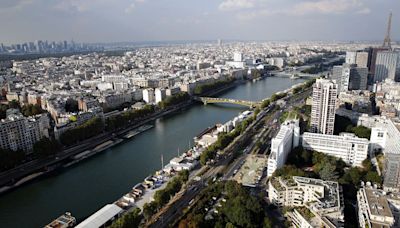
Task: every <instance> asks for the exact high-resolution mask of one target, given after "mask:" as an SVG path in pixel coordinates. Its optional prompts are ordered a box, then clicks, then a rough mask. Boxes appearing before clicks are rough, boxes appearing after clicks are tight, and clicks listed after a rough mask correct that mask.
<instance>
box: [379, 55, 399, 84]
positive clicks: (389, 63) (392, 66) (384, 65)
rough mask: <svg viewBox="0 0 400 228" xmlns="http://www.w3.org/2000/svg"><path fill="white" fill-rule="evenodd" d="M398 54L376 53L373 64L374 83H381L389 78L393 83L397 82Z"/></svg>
mask: <svg viewBox="0 0 400 228" xmlns="http://www.w3.org/2000/svg"><path fill="white" fill-rule="evenodd" d="M399 60H400V59H399V52H394V51H381V52H378V53H377V56H376V63H375V76H374V82H382V81H384V80H385V79H387V78H389V79H392V80H393V81H399V80H400V78H398V76H399V73H398V72H397V75H396V70H398V68H399V65H400V63H399Z"/></svg>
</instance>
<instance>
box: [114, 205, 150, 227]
mask: <svg viewBox="0 0 400 228" xmlns="http://www.w3.org/2000/svg"><path fill="white" fill-rule="evenodd" d="M142 219H143V215H142V214H141V211H140V209H139V208H135V209H133V211H131V212H128V213H127V214H125V215H124V216H122V217H121V218H119V219H117V220H116V221H114V222H113V223H112V224H111V226H110V228H131V227H139V224H140V223H141V221H142Z"/></svg>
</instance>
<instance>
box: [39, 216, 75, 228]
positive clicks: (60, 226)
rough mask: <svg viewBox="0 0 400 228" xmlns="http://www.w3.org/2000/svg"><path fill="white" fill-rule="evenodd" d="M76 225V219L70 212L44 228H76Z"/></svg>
mask: <svg viewBox="0 0 400 228" xmlns="http://www.w3.org/2000/svg"><path fill="white" fill-rule="evenodd" d="M75 224H76V219H75V217H73V216H72V215H71V213H70V212H65V214H63V215H61V216H60V217H58V218H57V219H55V220H53V221H52V222H51V223H49V224H48V225H46V226H45V227H44V228H68V227H74V226H75Z"/></svg>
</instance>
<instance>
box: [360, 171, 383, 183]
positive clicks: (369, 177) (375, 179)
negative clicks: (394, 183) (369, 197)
mask: <svg viewBox="0 0 400 228" xmlns="http://www.w3.org/2000/svg"><path fill="white" fill-rule="evenodd" d="M364 181H369V182H371V183H376V184H382V177H381V176H379V174H378V173H377V172H374V171H369V172H368V173H367V174H366V175H365V178H364Z"/></svg>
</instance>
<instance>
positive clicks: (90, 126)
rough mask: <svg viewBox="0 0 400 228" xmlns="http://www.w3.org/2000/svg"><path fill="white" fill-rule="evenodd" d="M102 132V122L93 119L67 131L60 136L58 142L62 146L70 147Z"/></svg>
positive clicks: (98, 119)
mask: <svg viewBox="0 0 400 228" xmlns="http://www.w3.org/2000/svg"><path fill="white" fill-rule="evenodd" d="M103 130H104V123H103V120H102V119H100V118H98V117H95V118H92V119H90V120H88V121H86V122H85V123H84V124H82V125H80V126H78V127H76V128H73V129H70V130H67V131H66V132H64V133H63V134H62V135H61V136H60V141H61V143H62V144H64V145H67V146H70V145H73V144H75V143H77V142H80V141H82V140H85V139H88V138H91V137H93V136H96V135H99V134H100V133H102V132H103Z"/></svg>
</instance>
